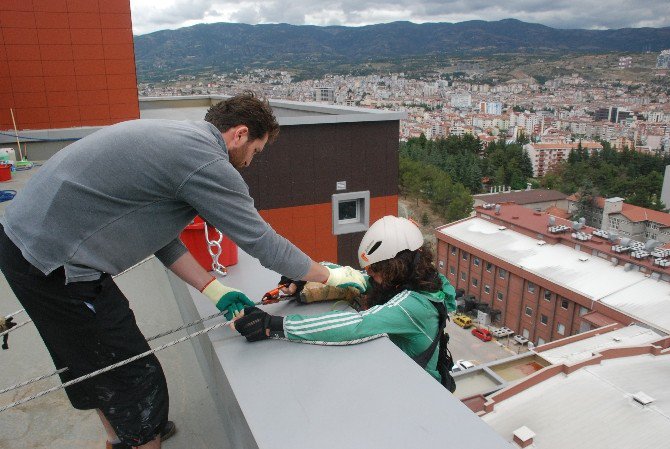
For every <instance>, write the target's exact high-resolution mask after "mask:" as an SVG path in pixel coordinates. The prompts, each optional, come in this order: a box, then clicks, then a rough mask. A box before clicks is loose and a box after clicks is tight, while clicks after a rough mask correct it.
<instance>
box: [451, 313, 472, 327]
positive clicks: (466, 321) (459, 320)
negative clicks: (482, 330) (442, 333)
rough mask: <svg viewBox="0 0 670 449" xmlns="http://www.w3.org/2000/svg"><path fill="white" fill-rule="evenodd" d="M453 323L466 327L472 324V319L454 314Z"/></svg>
mask: <svg viewBox="0 0 670 449" xmlns="http://www.w3.org/2000/svg"><path fill="white" fill-rule="evenodd" d="M454 323H456V324H458V325H459V326H461V327H462V328H463V329H467V328H468V327H470V326H472V319H470V317H469V316H465V315H454Z"/></svg>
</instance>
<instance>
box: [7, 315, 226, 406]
mask: <svg viewBox="0 0 670 449" xmlns="http://www.w3.org/2000/svg"><path fill="white" fill-rule="evenodd" d="M19 312H21V311H19ZM19 312H15V313H14V315H15V314H16V313H19ZM222 313H223V312H219V313H215V314H214V315H210V316H208V317H205V318H201V319H199V320H196V321H193V322H191V323H188V324H184V325H182V326H179V327H177V328H174V329H171V330H169V331H165V332H162V333H160V334H158V335H154V336H153V337H151V338H148V339H147V342H150V341H153V340H156V339H158V338H161V337H165V336H166V335H170V334H173V333H175V332H178V331H180V330H182V329H186V328H188V327H191V326H195V325H196V324H200V323H202V322H205V321H208V320H211V319H213V318H216V317H218V316H220V315H221V314H222ZM67 370H68V368H61V369H59V370H56V371H54V372H53V373H50V374H44V375H42V376H38V377H34V378H32V379H29V380H26V381H23V382H20V383H18V384H16V385H12V386H11V387H7V388H4V389H2V390H0V394H3V393H7V392H8V391H13V390H16V389H18V388H21V387H25V386H27V385H30V384H33V383H35V382H39V381H40V380H44V379H48V378H49V377H52V376H55V375H56V374H61V373H64V372H65V371H67Z"/></svg>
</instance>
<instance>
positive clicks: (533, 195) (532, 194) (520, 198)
mask: <svg viewBox="0 0 670 449" xmlns="http://www.w3.org/2000/svg"><path fill="white" fill-rule="evenodd" d="M567 197H568V195H566V194H565V193H562V192H559V191H558V190H545V189H532V190H517V191H514V192H503V193H485V194H482V195H474V198H475V199H476V200H482V201H486V202H487V203H507V202H511V203H516V204H532V203H544V202H547V201H560V200H564V199H566V198H567Z"/></svg>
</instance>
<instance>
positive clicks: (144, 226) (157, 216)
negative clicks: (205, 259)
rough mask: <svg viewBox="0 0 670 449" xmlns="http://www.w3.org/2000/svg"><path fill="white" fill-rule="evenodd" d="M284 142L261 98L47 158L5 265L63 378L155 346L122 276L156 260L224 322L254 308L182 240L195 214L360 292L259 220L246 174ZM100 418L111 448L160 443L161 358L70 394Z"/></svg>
mask: <svg viewBox="0 0 670 449" xmlns="http://www.w3.org/2000/svg"><path fill="white" fill-rule="evenodd" d="M278 134H279V125H278V124H277V121H276V119H275V117H274V115H273V113H272V109H271V108H270V106H269V103H268V102H267V101H262V100H260V99H258V98H256V97H255V96H254V95H253V94H252V93H250V92H248V93H245V94H241V95H237V96H234V97H231V98H229V99H227V100H225V101H222V102H220V103H218V104H216V105H214V106H212V107H211V108H210V109H209V111H208V112H207V114H206V116H205V120H204V121H199V122H183V121H172V120H134V121H128V122H123V123H120V124H117V125H113V126H110V127H107V128H104V129H102V130H100V131H97V132H95V133H93V134H91V135H89V136H87V137H85V138H83V139H81V140H79V141H77V142H75V143H73V144H71V145H69V146H68V147H66V148H64V149H63V150H61V151H60V152H58V154H56V155H55V156H54V157H52V158H51V159H49V160H48V161H47V162H46V163H45V164H44V166H43V167H42V168H41V169H40V171H39V172H38V173H36V174H35V175H34V176H33V177H32V178H31V180H30V181H29V182H28V184H27V185H26V187H25V188H24V189H23V190H22V191H21V192H19V194H18V195H17V196H16V198H15V199H14V200H13V201H12V203H11V204H10V205H9V206H8V207H7V208H6V210H5V216H4V218H3V220H2V222H0V270H2V272H3V274H4V275H5V277H6V278H7V281H8V282H9V285H10V286H11V288H12V290H13V291H14V293H15V294H16V296H17V298H18V299H19V301H20V302H21V304H22V305H23V306H24V307H25V310H26V312H27V313H28V314H29V315H30V317H31V318H32V319H33V321H34V323H35V325H36V327H37V329H38V330H39V332H40V335H41V336H42V339H43V340H44V342H45V345H46V346H47V349H48V350H49V352H50V354H51V356H52V358H53V361H54V364H55V365H56V367H57V368H63V367H67V368H68V370H67V371H66V372H65V373H63V374H61V380H62V381H63V382H66V381H68V380H72V379H75V378H77V377H80V376H82V375H84V374H87V373H89V372H92V371H95V370H98V369H100V368H103V367H105V366H108V365H111V364H113V363H116V362H118V361H121V360H124V359H126V358H128V357H132V356H133V355H136V354H140V353H142V352H144V351H146V350H148V349H149V346H148V344H147V343H146V340H145V338H144V336H143V335H142V333H141V332H140V330H139V329H138V328H137V324H136V322H135V318H134V315H133V313H132V310H131V309H130V308H129V306H128V301H127V299H126V298H125V297H124V296H123V294H122V293H121V291H120V290H119V289H118V288H117V287H116V285H115V284H114V282H113V281H112V279H111V275H115V274H118V273H120V272H121V271H123V270H125V269H127V268H129V267H131V266H132V265H134V264H136V263H137V262H139V261H141V260H143V259H145V258H146V257H148V256H150V255H152V254H155V255H156V257H157V258H158V259H159V260H160V261H161V262H162V263H163V264H165V266H167V267H168V268H169V269H170V270H172V271H173V272H174V273H175V274H176V275H177V276H179V277H180V278H181V279H183V280H184V281H185V282H187V283H188V284H190V285H192V286H193V287H195V288H197V289H198V290H199V291H201V292H202V293H203V294H204V295H205V296H207V297H208V298H210V299H211V300H212V301H213V302H214V303H215V304H216V307H217V308H218V309H219V310H221V311H226V317H227V318H228V319H231V318H232V316H233V315H234V314H236V313H238V312H239V311H241V310H242V309H243V308H244V307H245V306H249V305H253V304H252V302H251V301H250V300H249V299H248V298H247V297H246V295H244V293H242V292H241V291H239V290H236V289H233V288H230V287H227V286H225V285H223V284H221V283H220V282H219V281H218V280H217V279H216V278H215V277H214V276H212V275H211V274H210V273H208V272H207V271H205V270H204V269H203V268H202V267H201V266H200V265H199V264H198V263H197V262H196V261H195V259H194V258H193V256H192V255H191V254H190V253H189V252H188V250H187V249H186V247H185V246H184V245H183V244H182V243H181V241H180V240H179V238H178V237H179V233H180V232H181V231H182V230H183V228H184V227H185V226H186V225H188V224H189V223H190V222H191V220H192V219H193V218H194V217H195V216H196V214H197V215H200V216H201V217H202V218H203V219H205V220H206V221H207V222H209V223H211V224H212V225H213V226H215V227H216V228H218V229H220V230H221V231H222V232H223V233H224V234H226V235H227V236H228V237H230V238H231V239H232V240H233V241H234V242H235V243H236V244H237V245H238V246H239V247H240V248H242V249H243V250H244V251H246V252H247V253H249V254H251V255H252V256H254V257H256V258H258V259H259V261H260V262H261V264H263V265H264V266H265V267H267V268H269V269H271V270H274V271H277V272H279V273H281V274H283V275H285V276H287V277H289V278H291V279H302V280H306V281H316V282H324V283H327V284H328V285H334V286H345V285H353V286H356V287H358V288H359V289H361V290H363V289H364V288H365V281H364V279H363V276H362V275H361V274H360V272H358V271H356V270H353V269H351V268H350V267H340V268H335V269H333V268H329V267H326V266H323V265H320V264H317V263H316V262H314V261H313V260H311V259H310V258H309V257H308V256H307V255H305V254H304V253H303V252H302V251H300V250H299V249H298V248H297V247H295V246H294V245H293V244H292V243H290V242H289V241H288V240H286V239H285V238H283V237H282V236H280V235H278V234H277V233H276V232H275V231H274V230H273V229H272V228H271V227H270V226H269V225H268V224H267V223H266V222H265V221H264V220H263V219H262V218H261V217H260V215H259V214H258V212H257V211H256V209H255V208H254V203H253V199H252V198H251V197H250V196H249V190H248V187H247V185H246V184H245V182H244V180H243V178H242V176H241V175H240V173H239V170H240V169H242V168H244V167H246V166H248V165H249V164H250V163H251V161H252V159H253V157H254V155H255V154H257V153H259V152H261V151H263V149H264V147H265V145H266V143H268V142H272V141H274V140H275V139H276V137H277V135H278ZM66 393H67V394H68V397H69V399H70V402H71V403H72V405H73V406H74V407H75V408H78V409H82V410H86V409H97V411H98V414H99V416H100V418H101V421H102V423H103V425H104V426H105V429H106V431H107V434H108V439H109V441H108V447H110V448H117V449H121V448H129V447H131V446H135V447H140V448H159V447H160V441H161V438H160V437H161V433H162V434H164V435H165V433H166V432H169V431H171V430H172V429H173V428H174V424H173V423H171V422H169V421H168V419H167V418H168V408H169V407H168V404H169V398H168V392H167V385H166V382H165V377H164V374H163V371H162V368H161V366H160V364H159V362H158V359H156V357H155V356H149V357H145V358H143V359H140V360H138V361H137V362H135V363H131V364H128V365H125V366H123V367H121V368H117V369H116V370H113V371H111V372H109V373H106V374H102V375H98V376H95V377H93V378H91V379H89V380H87V381H85V382H81V383H78V384H75V385H72V386H70V387H68V388H66Z"/></svg>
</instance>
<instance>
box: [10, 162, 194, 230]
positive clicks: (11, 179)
mask: <svg viewBox="0 0 670 449" xmlns="http://www.w3.org/2000/svg"><path fill="white" fill-rule="evenodd" d="M11 180H12V166H11V165H9V164H0V182H2V181H11ZM203 232H204V231H203Z"/></svg>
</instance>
